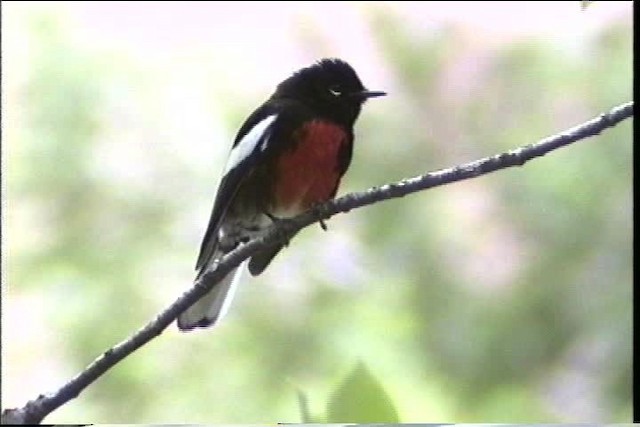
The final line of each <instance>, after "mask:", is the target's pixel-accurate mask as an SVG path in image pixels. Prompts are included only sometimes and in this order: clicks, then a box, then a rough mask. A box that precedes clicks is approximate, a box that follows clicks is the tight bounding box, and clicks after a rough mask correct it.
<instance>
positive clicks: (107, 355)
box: [2, 102, 633, 424]
mask: <svg viewBox="0 0 640 427" xmlns="http://www.w3.org/2000/svg"><path fill="white" fill-rule="evenodd" d="M632 116H633V102H628V103H626V104H622V105H619V106H617V107H615V108H613V109H612V110H611V111H609V112H608V113H604V114H601V115H600V116H599V117H596V118H594V119H592V120H589V121H588V122H586V123H583V124H581V125H578V126H575V127H573V128H571V129H568V130H566V131H564V132H562V133H559V134H557V135H553V136H550V137H547V138H545V139H542V140H540V141H538V142H536V143H533V144H530V145H526V146H523V147H520V148H516V149H514V150H511V151H508V152H506V153H501V154H497V155H495V156H491V157H486V158H484V159H480V160H476V161H474V162H470V163H465V164H462V165H460V166H455V167H452V168H448V169H441V170H439V171H435V172H430V173H427V174H424V175H420V176H417V177H414V178H407V179H404V180H402V181H399V182H396V183H392V184H386V185H383V186H381V187H374V188H370V189H368V190H366V191H363V192H360V193H351V194H347V195H345V196H342V197H340V198H338V199H335V200H332V201H329V202H327V203H324V204H322V205H319V206H317V207H316V208H314V209H312V210H310V211H307V212H305V213H303V214H301V215H298V216H296V217H295V218H292V219H290V220H286V221H281V222H278V223H277V224H275V225H273V226H271V227H270V228H269V229H268V230H267V231H266V232H265V234H264V235H263V236H261V237H259V238H256V239H254V240H251V241H250V242H248V243H246V244H245V245H242V246H240V247H238V248H236V249H235V250H233V251H232V252H230V253H229V254H227V255H226V256H224V257H223V258H222V259H221V260H220V262H219V263H218V264H217V265H216V266H214V267H210V268H209V269H208V270H207V271H206V273H205V274H203V275H202V276H201V278H200V280H199V281H198V283H196V285H195V286H193V287H192V288H191V289H189V290H188V291H186V292H185V293H183V294H182V296H180V298H178V299H177V300H176V301H175V302H174V303H173V304H171V305H170V306H169V307H167V308H166V309H165V310H163V311H162V312H161V313H160V314H159V315H158V316H157V317H156V318H155V319H153V320H152V321H150V322H149V323H148V324H147V325H145V326H144V327H143V328H141V329H140V330H138V331H137V332H135V333H134V334H133V335H131V336H130V337H129V338H127V339H126V340H125V341H122V342H121V343H119V344H117V345H116V346H114V347H112V348H110V349H108V350H107V351H105V352H104V353H103V354H102V355H101V356H100V357H98V358H97V359H96V360H94V361H93V362H92V363H91V364H90V365H89V366H87V367H86V368H85V369H84V370H83V371H82V372H81V373H80V374H78V375H77V376H76V377H74V378H73V379H71V380H70V381H69V382H68V383H66V384H65V385H63V386H62V387H61V388H60V389H58V390H57V391H55V392H53V393H50V394H48V395H40V396H38V397H37V398H36V399H34V400H31V401H29V402H28V403H27V404H26V405H25V406H24V407H22V408H17V409H7V410H5V411H3V413H2V423H3V424H7V423H13V424H36V423H39V422H41V421H42V419H43V418H44V417H45V416H47V415H48V414H50V413H51V412H52V411H54V410H55V409H57V408H59V407H60V406H62V405H64V404H65V403H66V402H68V401H69V400H71V399H73V398H75V397H77V396H78V395H79V394H80V392H82V391H83V390H84V389H85V388H86V387H87V386H89V385H90V384H91V383H93V382H94V381H95V380H96V379H98V378H99V377H100V376H102V375H103V374H104V373H105V372H107V371H108V370H109V369H111V368H112V367H113V366H114V365H116V364H117V363H118V362H119V361H121V360H122V359H124V358H125V357H127V356H129V355H130V354H131V353H133V352H134V351H136V350H137V349H139V348H140V347H142V346H143V345H145V344H146V343H148V342H149V341H151V340H152V339H153V338H155V337H156V336H158V335H160V334H161V333H162V331H164V330H165V329H166V328H167V327H168V326H169V325H170V324H171V323H172V322H173V321H174V320H175V319H176V318H177V317H178V315H179V314H180V313H182V312H183V311H184V310H186V309H187V308H188V307H189V306H191V305H192V304H193V303H195V302H196V301H197V300H198V299H199V298H200V297H201V296H203V295H204V294H206V293H207V292H208V291H209V290H210V289H211V288H212V287H213V286H214V285H215V284H216V283H217V282H219V281H220V280H221V279H222V278H223V277H224V276H225V275H226V274H227V273H229V272H230V271H231V270H233V269H234V268H235V267H237V266H238V265H240V263H242V261H244V260H246V259H247V258H249V257H250V256H252V255H254V254H255V253H257V252H258V251H260V250H263V249H265V248H267V247H269V246H273V245H276V244H279V243H284V242H286V241H287V240H289V239H290V238H291V237H292V236H293V235H294V234H295V233H296V232H298V231H299V230H300V229H302V228H304V227H307V226H309V225H311V224H313V223H314V222H318V221H321V220H325V219H328V218H330V217H331V216H333V215H335V214H337V213H341V212H349V211H350V210H352V209H355V208H360V207H363V206H367V205H371V204H373V203H377V202H381V201H384V200H389V199H393V198H397V197H403V196H406V195H408V194H411V193H415V192H418V191H421V190H426V189H428V188H432V187H438V186H441V185H445V184H450V183H452V182H456V181H462V180H465V179H470V178H474V177H477V176H480V175H484V174H487V173H490V172H494V171H497V170H500V169H506V168H509V167H512V166H522V165H524V164H525V163H526V162H528V161H529V160H532V159H534V158H536V157H540V156H544V155H545V154H547V153H549V152H551V151H553V150H556V149H558V148H560V147H563V146H565V145H569V144H572V143H574V142H577V141H580V140H582V139H585V138H588V137H590V136H594V135H598V134H599V133H600V132H602V131H603V130H605V129H607V128H610V127H613V126H615V125H617V124H618V123H619V122H621V121H623V120H625V119H627V118H629V117H632Z"/></svg>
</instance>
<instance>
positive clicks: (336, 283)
mask: <svg viewBox="0 0 640 427" xmlns="http://www.w3.org/2000/svg"><path fill="white" fill-rule="evenodd" d="M23 3H24V4H23ZM2 12H3V13H2V69H3V79H2V89H3V90H2V112H3V120H2V125H3V128H2V131H3V132H2V150H3V153H2V154H3V165H2V185H3V187H2V190H3V191H2V194H3V205H2V208H3V209H2V220H3V222H2V238H3V239H2V249H3V250H2V256H3V263H2V265H3V269H2V352H3V354H2V356H3V357H2V398H3V400H2V406H3V407H4V408H6V407H14V406H21V405H23V404H24V403H25V402H26V401H27V400H28V399H32V398H35V397H36V396H37V395H38V394H39V393H44V392H48V391H51V390H53V389H55V388H57V387H58V386H59V385H60V384H61V383H62V382H63V381H66V380H68V379H69V378H71V377H72V376H73V375H75V374H76V373H78V372H79V371H80V370H81V369H82V368H84V367H85V366H86V365H87V364H88V363H89V362H90V361H91V360H93V358H94V357H96V356H98V355H99V354H100V353H101V352H102V351H104V350H105V349H107V348H108V347H110V346H111V345H113V344H115V343H116V342H118V341H120V340H122V339H124V338H125V337H127V336H128V335H129V334H130V333H131V332H133V331H134V330H136V329H137V328H138V327H140V326H141V325H143V324H144V323H145V322H147V321H148V320H150V319H151V318H153V316H154V315H155V314H156V313H158V311H159V310H161V309H163V308H165V307H166V306H167V305H168V304H169V303H170V302H172V301H173V300H174V299H175V298H176V297H177V296H178V295H179V294H181V293H182V292H183V291H184V290H185V289H186V288H187V287H188V286H190V285H191V281H192V279H193V275H194V271H193V267H194V263H195V258H196V255H197V251H198V248H199V244H200V239H201V237H202V234H203V232H204V229H205V227H206V225H207V220H208V216H209V210H210V208H211V205H212V201H213V197H214V193H215V188H216V184H217V181H218V178H219V176H220V173H221V170H222V167H223V163H224V161H225V160H226V155H227V151H228V149H229V147H230V143H231V141H232V139H233V137H234V135H235V132H236V130H237V129H238V128H239V126H240V125H241V123H242V121H243V120H244V118H245V117H246V116H247V115H248V114H249V113H250V112H251V111H252V110H253V108H255V107H256V106H258V105H259V104H260V103H261V102H263V101H264V100H265V99H266V97H267V96H269V95H270V93H271V92H272V90H273V89H274V88H275V85H276V84H277V83H278V82H279V81H281V80H282V79H284V78H285V77H287V76H288V75H289V74H290V73H291V72H292V71H294V70H296V69H298V68H300V67H302V66H306V65H308V64H310V63H311V62H313V61H315V60H317V59H318V58H321V57H324V56H335V57H340V58H343V59H345V60H347V61H349V62H350V63H351V64H352V65H353V66H354V68H356V70H357V71H358V72H359V74H360V77H361V78H362V80H363V81H364V82H365V84H366V85H367V86H368V87H369V88H371V89H380V90H385V91H387V92H388V93H389V96H388V97H386V98H382V99H376V100H374V101H371V102H369V103H368V104H367V105H366V106H365V108H364V111H363V114H362V116H361V119H360V120H359V122H358V124H357V127H356V147H355V155H354V161H353V165H352V167H351V169H350V170H349V172H348V173H347V175H346V178H345V179H344V181H343V186H342V188H341V190H340V194H344V193H346V192H349V191H356V190H363V189H366V188H368V187H370V186H374V185H380V184H383V183H387V182H391V181H394V180H398V179H400V178H403V177H408V176H413V175H417V174H420V173H423V172H425V171H429V170H434V169H439V168H443V167H449V166H452V165H455V164H459V163H462V162H466V161H470V160H473V159H477V158H480V157H482V156H486V155H491V154H495V153H498V152H501V151H505V150H508V149H510V148H513V147H516V146H519V145H523V144H526V143H531V142H534V141H536V140H538V139H540V138H542V137H545V136H548V135H550V134H553V133H556V132H559V131H561V130H564V129H567V128H569V127H571V126H573V125H576V124H578V123H581V122H583V121H585V120H587V119H590V118H592V117H594V116H596V115H597V114H599V113H601V112H604V111H607V110H608V109H609V108H611V107H613V106H614V105H617V104H620V103H623V102H626V101H628V100H630V99H631V98H632V2H593V3H592V4H591V5H590V6H589V7H587V8H586V10H582V9H581V2H579V1H570V2H510V3H499V4H498V3H491V2H469V3H456V2H443V3H440V2H420V3H403V2H380V3H368V2H357V3H355V2H354V3H349V2H340V3H331V2H322V3H304V2H300V3H298V2H295V3H293V2H292V3H268V2H260V3H243V2H234V3H225V2H215V3H214V2H211V3H208V2H202V3H201V2H186V1H184V2H77V3H65V2H51V3H50V2H12V3H5V4H3V8H2ZM631 132H632V122H631V121H630V120H627V121H626V122H624V123H622V124H621V125H619V126H617V127H616V128H614V129H612V130H609V131H606V132H605V133H604V134H602V135H600V136H598V137H595V138H591V139H588V140H584V141H582V142H579V143H577V144H574V145H572V146H570V147H568V148H564V149H562V150H559V151H556V152H554V153H552V154H550V155H548V156H546V157H544V158H541V159H537V160H535V161H533V162H531V163H529V164H527V165H525V166H524V167H522V168H514V169H510V170H507V171H502V172H499V173H495V174H491V175H489V176H484V177H481V178H478V179H474V180H470V181H466V182H463V183H457V184H454V185H449V186H446V187H442V188H438V189H435V190H431V191H427V192H423V193H419V194H415V195H412V196H410V197H406V198H403V199H399V200H393V201H389V202H385V203H382V204H377V205H375V206H371V207H368V208H365V209H359V210H356V211H352V212H350V213H349V214H347V215H339V216H337V217H335V218H333V219H331V220H330V221H329V223H328V225H329V231H328V232H322V231H321V230H320V228H319V227H311V228H309V229H306V230H305V231H304V232H302V233H301V234H300V235H299V236H298V237H297V238H296V239H295V240H294V241H293V242H292V244H291V245H290V246H289V248H288V249H287V250H286V251H284V252H283V253H282V254H281V255H279V256H278V257H277V258H276V260H275V262H274V263H273V264H272V265H271V266H270V268H269V269H268V270H267V272H265V273H264V274H263V275H262V276H260V277H257V278H250V277H249V275H246V276H245V281H244V282H243V286H241V288H240V290H239V293H238V295H237V297H236V300H235V302H234V305H233V307H232V309H231V312H230V314H229V316H228V317H227V318H226V319H225V321H224V322H223V323H222V324H221V326H220V327H219V328H217V329H213V330H206V331H201V332H197V333H192V334H182V333H179V332H178V331H177V330H176V328H175V327H171V328H170V329H169V330H167V331H166V332H165V333H164V334H163V335H161V336H160V337H158V338H157V339H156V340H154V341H153V342H152V343H150V344H149V345H147V346H146V347H144V348H143V349H142V350H140V351H138V352H137V353H135V354H134V355H132V356H131V357H129V358H128V359H126V360H125V361H124V362H123V363H121V364H119V365H118V366H117V367H116V368H115V369H113V370H112V371H110V372H109V373H108V374H107V375H105V376H104V377H103V378H102V379H100V380H99V381H98V382H97V383H95V384H94V385H92V386H91V387H90V388H89V389H88V390H86V391H85V392H84V393H83V394H82V395H81V396H80V397H79V398H78V399H76V400H74V401H72V402H71V403H69V404H67V405H65V406H64V407H63V408H61V409H59V410H58V411H56V412H54V413H53V414H52V415H50V416H49V417H48V418H47V419H46V420H45V421H46V422H49V423H76V422H94V423H150V422H162V423H172V422H173V423H176V422H179V423H182V422H189V423H212V422H216V423H252V422H269V423H275V422H300V421H301V416H302V415H301V408H300V398H301V396H304V397H305V398H306V400H307V401H308V405H309V410H310V412H311V413H312V414H313V416H314V417H316V419H317V420H325V421H327V420H328V421H332V422H337V421H351V420H335V419H331V417H330V416H329V415H328V414H329V413H330V412H331V411H332V409H331V407H332V405H333V412H334V413H336V411H335V407H336V405H338V406H339V405H340V402H341V401H342V400H348V399H346V398H345V397H344V396H339V397H336V394H335V393H336V390H338V389H340V387H341V384H342V385H343V386H344V384H345V383H344V382H345V381H347V380H345V378H347V377H348V376H349V375H352V374H353V372H354V369H355V367H356V366H360V367H365V368H366V369H365V370H366V372H368V373H369V374H368V375H369V376H370V377H371V378H369V379H370V380H371V381H369V383H371V382H377V385H378V386H379V387H378V388H379V389H380V390H384V393H385V394H386V396H387V397H388V400H389V402H390V404H391V405H393V407H394V408H395V411H396V412H397V416H398V418H399V420H400V421H401V422H443V421H448V422H477V421H491V422H580V421H590V422H630V421H631V412H632V409H631V405H632V403H631V358H632V352H631V313H632V311H631V309H632V299H631V293H632V268H631V266H632V252H631V235H632V233H631V220H632V213H631V212H632V202H631V177H632V175H631V174H632V168H631V153H632V142H631V136H632V135H631ZM361 370H362V369H361ZM356 371H357V369H356ZM352 383H353V384H356V385H354V386H353V387H352V388H348V387H347V388H346V389H348V390H349V393H347V394H350V395H352V396H353V397H354V399H356V404H357V398H358V396H360V395H361V394H366V393H365V392H364V391H363V392H362V393H361V392H360V391H359V390H358V386H357V384H364V383H367V381H360V382H358V381H353V382H352ZM363 387H364V386H363ZM342 390H343V391H344V390H345V387H342ZM302 400H304V399H302ZM327 403H329V405H327ZM327 408H329V409H327ZM364 410H365V411H366V410H368V408H364ZM370 410H371V411H374V410H375V408H370ZM338 412H339V411H338Z"/></svg>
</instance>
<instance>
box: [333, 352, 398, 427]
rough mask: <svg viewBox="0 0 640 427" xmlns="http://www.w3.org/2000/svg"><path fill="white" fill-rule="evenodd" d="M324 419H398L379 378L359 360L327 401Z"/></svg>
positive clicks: (396, 420) (347, 421) (365, 420)
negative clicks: (325, 417)
mask: <svg viewBox="0 0 640 427" xmlns="http://www.w3.org/2000/svg"><path fill="white" fill-rule="evenodd" d="M326 422H327V423H358V424H362V423H398V422H400V421H399V419H398V413H397V411H396V408H395V407H394V405H393V402H392V401H391V398H390V397H389V395H388V394H387V392H386V391H385V390H384V388H383V387H382V385H381V384H380V382H379V381H378V380H377V379H376V378H375V377H374V376H373V374H372V373H371V372H370V371H369V369H367V366H366V365H365V364H364V362H359V363H358V364H357V366H356V367H355V368H354V369H353V371H352V372H351V373H350V374H349V375H348V376H347V377H346V378H345V379H344V382H343V383H342V384H341V385H340V387H338V388H337V389H336V390H335V391H334V392H333V394H332V395H331V398H330V399H329V402H328V403H327V420H326Z"/></svg>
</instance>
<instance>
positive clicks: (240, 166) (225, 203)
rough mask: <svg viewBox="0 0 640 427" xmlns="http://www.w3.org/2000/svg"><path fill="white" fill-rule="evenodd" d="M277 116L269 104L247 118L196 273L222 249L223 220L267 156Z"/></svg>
mask: <svg viewBox="0 0 640 427" xmlns="http://www.w3.org/2000/svg"><path fill="white" fill-rule="evenodd" d="M277 114H278V111H277V110H276V108H274V106H273V105H272V104H269V103H265V104H263V105H262V106H261V107H260V108H258V109H257V110H256V111H254V112H253V113H252V114H251V115H250V116H249V117H248V118H247V120H246V121H245V122H244V124H243V125H242V127H241V128H240V130H239V131H238V135H236V138H235V140H234V142H233V147H232V149H231V154H230V155H229V159H228V160H227V166H226V169H225V172H224V175H223V177H222V179H221V180H220V185H219V186H218V192H217V194H216V198H215V202H214V204H213V210H212V211H211V217H210V218H209V225H208V227H207V231H206V232H205V235H204V238H203V239H202V244H201V245H200V254H199V255H198V261H197V263H196V271H200V270H201V269H202V268H203V267H204V266H206V264H207V263H208V261H209V259H210V258H211V257H212V256H213V254H214V252H215V250H216V247H217V246H218V229H219V228H220V224H221V222H222V219H223V217H224V215H225V213H226V212H227V209H228V208H229V205H230V203H231V201H232V200H233V198H234V196H235V195H236V193H237V191H238V188H240V185H241V184H242V182H243V181H244V180H245V179H246V178H247V177H248V176H250V175H251V172H252V171H253V169H254V168H255V165H256V164H257V163H258V162H259V161H260V159H261V158H262V157H263V156H264V150H263V148H264V147H261V145H262V144H263V143H266V141H267V140H268V138H269V137H270V135H271V134H272V130H273V127H274V124H275V122H276V121H277ZM270 117H273V119H269V118H270ZM265 120H270V122H269V123H268V125H267V126H265V129H264V131H262V132H261V134H260V135H257V136H256V138H257V140H256V141H255V142H253V143H252V144H250V146H248V147H243V146H242V141H243V138H245V137H247V135H250V133H251V131H252V130H254V129H256V126H258V125H260V123H262V122H263V121H265ZM245 143H246V142H245ZM241 148H242V149H246V150H247V152H246V153H244V155H243V156H240V158H239V157H238V155H239V154H238V153H236V154H235V155H234V150H239V149H241ZM249 149H250V150H249ZM234 163H235V164H234Z"/></svg>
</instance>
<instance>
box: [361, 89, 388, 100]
mask: <svg viewBox="0 0 640 427" xmlns="http://www.w3.org/2000/svg"><path fill="white" fill-rule="evenodd" d="M386 94H387V92H382V91H379V90H367V89H364V90H361V91H360V92H355V93H354V94H353V96H354V97H355V98H358V99H360V100H362V101H364V100H365V99H369V98H375V97H377V96H385V95H386Z"/></svg>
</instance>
